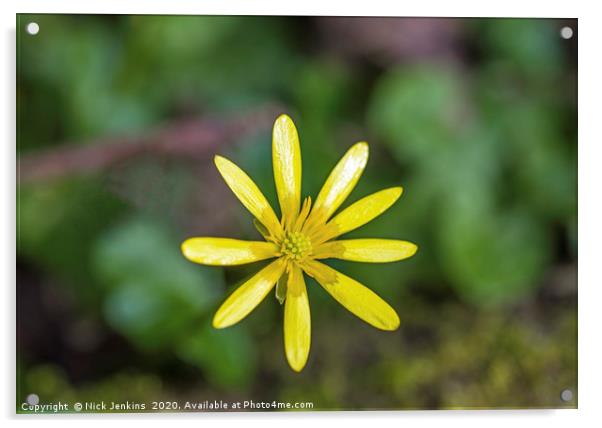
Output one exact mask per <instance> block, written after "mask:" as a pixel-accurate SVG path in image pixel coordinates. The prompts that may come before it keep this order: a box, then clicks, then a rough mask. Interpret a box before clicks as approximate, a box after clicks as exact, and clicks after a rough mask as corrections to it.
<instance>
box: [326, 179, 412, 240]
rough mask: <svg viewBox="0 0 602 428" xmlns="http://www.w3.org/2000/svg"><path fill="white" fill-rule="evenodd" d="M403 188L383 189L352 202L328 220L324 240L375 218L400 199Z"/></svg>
mask: <svg viewBox="0 0 602 428" xmlns="http://www.w3.org/2000/svg"><path fill="white" fill-rule="evenodd" d="M402 192H403V189H402V188H401V187H392V188H390V189H385V190H381V191H379V192H376V193H373V194H371V195H368V196H366V197H365V198H362V199H360V200H359V201H357V202H355V203H353V204H351V205H350V206H349V207H347V208H345V209H344V210H343V211H341V212H340V213H339V214H337V215H336V216H335V217H334V218H333V219H332V220H330V221H329V222H328V224H327V225H326V228H327V229H328V231H327V232H325V233H324V234H323V235H321V236H320V240H321V241H322V242H324V241H327V240H329V239H332V238H334V237H336V236H339V235H342V234H344V233H347V232H350V231H352V230H354V229H357V228H358V227H360V226H363V225H364V224H366V223H368V222H370V221H372V220H374V219H375V218H376V217H378V216H379V215H381V214H382V213H384V212H385V211H386V210H388V209H389V208H390V207H391V205H393V204H394V203H395V201H397V199H399V197H400V196H401V193H402Z"/></svg>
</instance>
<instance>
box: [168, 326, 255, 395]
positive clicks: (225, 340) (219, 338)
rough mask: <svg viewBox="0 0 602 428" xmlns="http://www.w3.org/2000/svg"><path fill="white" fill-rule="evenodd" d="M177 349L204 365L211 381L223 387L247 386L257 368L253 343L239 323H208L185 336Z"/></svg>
mask: <svg viewBox="0 0 602 428" xmlns="http://www.w3.org/2000/svg"><path fill="white" fill-rule="evenodd" d="M177 353H178V355H179V357H180V358H181V359H182V360H184V361H187V362H189V363H190V364H193V365H195V366H197V367H199V368H201V369H203V370H204V372H205V374H206V376H207V378H208V379H209V380H210V381H211V383H212V384H216V385H220V386H222V387H227V388H233V387H239V388H246V387H248V386H249V385H250V384H251V382H252V380H253V377H254V376H255V372H256V369H257V356H256V350H255V346H254V344H253V342H252V341H251V340H250V338H249V336H248V334H247V332H246V330H245V327H244V326H240V325H239V326H235V327H230V328H228V329H223V330H216V329H214V328H213V327H211V326H210V325H209V324H208V323H207V325H206V326H205V328H203V329H202V330H201V331H199V332H196V333H195V334H193V335H190V336H188V337H184V338H183V339H182V340H181V341H180V343H179V345H178V347H177Z"/></svg>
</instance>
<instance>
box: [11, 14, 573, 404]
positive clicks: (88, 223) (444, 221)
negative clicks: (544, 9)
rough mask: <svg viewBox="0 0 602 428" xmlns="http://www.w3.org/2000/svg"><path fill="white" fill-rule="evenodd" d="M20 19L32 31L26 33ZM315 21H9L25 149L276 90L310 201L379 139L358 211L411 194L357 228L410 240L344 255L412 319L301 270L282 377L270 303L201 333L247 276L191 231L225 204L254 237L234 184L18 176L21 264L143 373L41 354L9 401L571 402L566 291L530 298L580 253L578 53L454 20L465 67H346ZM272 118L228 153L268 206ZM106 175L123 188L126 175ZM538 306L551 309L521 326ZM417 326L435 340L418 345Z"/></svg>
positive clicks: (543, 28)
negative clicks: (377, 254) (211, 262)
mask: <svg viewBox="0 0 602 428" xmlns="http://www.w3.org/2000/svg"><path fill="white" fill-rule="evenodd" d="M31 20H35V21H36V22H38V23H39V25H40V29H41V30H40V33H39V34H38V35H36V36H28V35H26V34H25V33H23V32H22V28H23V27H24V26H25V24H26V23H27V22H29V21H31ZM425 22H426V21H425ZM434 22H435V23H436V21H434ZM320 25H322V26H326V27H328V25H329V24H328V20H325V21H321V23H317V22H316V21H313V20H312V19H310V18H286V17H282V18H270V17H178V16H131V17H128V16H76V15H71V16H69V15H20V16H19V17H18V88H17V96H18V127H17V130H18V146H17V153H18V156H19V158H22V157H26V156H28V155H30V154H32V153H35V152H36V151H37V150H40V149H46V150H53V149H55V147H56V146H57V145H58V144H61V143H68V144H70V146H72V147H77V146H78V145H82V144H86V142H88V141H90V139H92V138H95V137H105V136H112V135H122V134H137V133H142V132H146V131H147V130H148V128H156V127H159V126H161V124H162V123H164V122H167V121H169V120H171V119H177V118H180V117H187V116H191V115H203V114H205V113H207V112H209V113H211V114H213V115H221V116H223V117H224V118H228V117H229V116H230V115H233V114H237V113H239V112H245V111H250V110H253V109H254V108H257V107H259V106H261V105H263V104H265V103H277V104H279V105H283V106H286V107H285V109H286V110H287V113H289V114H290V115H291V116H292V117H293V119H294V120H295V122H296V124H297V127H298V129H299V133H300V138H301V145H302V154H303V168H304V172H303V193H304V194H306V195H312V196H313V195H316V194H317V192H318V191H319V189H320V186H321V184H322V183H323V181H324V179H325V178H326V176H327V175H328V173H329V171H330V169H331V168H332V167H333V166H334V164H335V163H336V161H337V160H338V158H339V157H340V156H341V155H342V154H343V153H344V151H345V150H346V149H347V148H348V147H349V146H350V145H351V144H352V143H353V142H355V141H359V140H364V139H365V140H368V141H369V142H370V148H371V154H370V156H371V157H370V161H369V163H368V166H367V168H366V171H365V173H364V176H363V178H362V180H361V181H360V183H359V185H358V186H357V189H356V190H355V191H354V192H353V194H352V195H351V197H350V198H349V201H347V202H346V205H348V204H350V203H352V202H353V201H355V200H357V199H359V198H360V197H361V196H364V195H366V194H368V193H370V192H373V191H376V190H379V189H382V188H385V187H390V186H394V185H399V184H401V185H402V186H403V187H404V195H403V197H402V199H401V200H400V201H399V202H398V203H397V204H396V205H395V206H394V207H393V208H391V210H390V211H388V212H387V213H386V214H385V215H383V216H382V217H380V218H378V219H377V220H375V221H374V222H372V223H371V224H369V225H366V226H365V227H363V228H361V229H360V230H357V231H354V232H352V233H351V234H349V236H350V237H352V236H353V237H383V238H399V239H407V240H410V241H413V242H416V243H417V244H418V245H419V248H420V250H419V252H418V254H417V255H416V256H415V257H413V258H412V259H409V260H407V261H404V262H401V263H395V264H388V265H382V266H381V265H369V266H366V265H361V264H354V263H350V262H333V265H334V266H336V267H337V268H340V269H341V270H344V271H345V272H346V273H348V274H349V275H351V276H353V277H355V278H357V279H358V280H360V281H362V282H363V283H365V284H366V285H368V286H369V287H371V288H372V289H374V290H375V291H377V292H378V293H379V294H381V295H382V296H383V297H384V298H385V299H387V300H388V301H390V302H391V304H392V305H393V306H394V307H395V308H396V309H397V310H398V312H399V313H400V315H402V327H401V329H400V331H399V332H397V333H394V334H383V333H381V332H377V331H373V330H371V329H369V328H368V327H365V326H363V325H361V323H360V322H359V321H357V320H356V319H354V318H353V317H352V316H351V315H349V314H347V313H345V312H344V310H343V309H342V308H340V307H338V306H337V305H336V304H335V303H334V302H333V301H332V300H331V299H329V298H328V297H327V296H326V295H325V293H323V292H322V290H321V289H319V287H318V286H317V285H316V283H315V282H313V281H312V280H309V281H308V284H309V287H310V290H309V293H310V300H311V305H312V320H313V342H312V346H313V349H312V353H311V356H310V362H309V365H308V368H307V369H306V370H305V371H304V372H303V374H301V375H295V374H292V373H290V371H289V369H288V368H287V367H286V362H285V359H284V357H283V349H282V337H281V335H282V331H281V322H282V314H281V306H280V305H278V303H277V302H276V300H275V299H271V298H268V299H267V301H266V302H265V303H264V304H263V305H262V306H261V307H260V308H258V311H257V313H254V314H252V315H251V316H250V317H249V318H248V320H245V322H244V323H243V324H242V325H240V326H236V327H233V328H231V329H227V330H219V331H217V330H214V329H212V327H211V326H210V320H211V317H212V314H213V312H214V310H215V308H216V307H217V305H218V304H219V303H220V302H221V300H222V299H223V297H224V296H225V294H226V293H225V287H226V286H228V287H229V289H231V288H233V286H234V285H235V284H237V283H238V282H239V281H241V280H242V279H243V278H244V277H246V276H247V275H249V274H251V273H252V272H253V271H254V270H256V268H257V267H256V266H248V267H240V268H234V269H228V270H226V271H223V270H221V269H219V268H208V267H202V266H198V265H193V264H191V263H189V262H187V261H185V260H184V259H183V257H181V255H180V252H179V244H180V242H181V240H182V239H184V238H185V237H188V236H191V235H194V234H199V233H203V234H214V233H213V231H212V229H211V224H213V223H212V221H213V220H214V219H215V218H216V217H219V216H222V215H223V214H227V215H229V216H230V214H232V215H231V216H230V217H233V218H236V219H237V220H238V221H235V222H233V224H230V227H231V229H230V231H229V232H228V235H230V236H233V237H241V238H252V239H258V238H259V237H258V235H257V233H256V232H255V231H254V229H253V226H252V222H251V218H250V215H248V213H247V212H246V211H245V210H244V209H243V208H242V207H239V206H237V205H235V203H234V197H233V196H231V195H230V194H227V193H225V192H223V194H222V193H220V192H222V191H223V190H224V189H219V188H217V187H214V186H213V185H211V184H207V185H205V183H202V182H196V181H194V180H198V178H197V177H199V176H202V177H205V178H211V177H212V176H211V174H213V172H211V173H209V172H208V171H213V165H212V164H211V162H209V161H207V162H204V161H202V160H199V161H198V163H199V164H198V165H196V167H197V168H198V169H199V170H201V171H202V174H197V175H194V174H192V173H190V163H191V161H190V160H188V159H175V160H173V159H172V160H170V162H171V164H170V165H171V166H170V167H169V168H165V167H164V164H163V163H161V160H159V163H158V164H150V165H149V164H145V162H146V160H145V159H140V160H136V159H134V160H133V161H130V164H129V165H127V171H126V172H125V173H124V172H123V171H119V170H118V171H115V170H108V171H102V172H100V173H98V174H92V175H87V176H73V177H68V178H66V179H59V180H54V181H37V182H31V183H27V184H22V185H19V187H18V243H17V248H18V258H19V259H18V260H19V263H20V266H22V268H23V269H25V270H32V271H34V272H36V275H38V277H39V278H41V279H39V283H40V284H42V285H41V287H46V288H48V287H50V288H49V289H50V290H52V288H51V286H50V285H48V281H47V280H46V279H50V282H51V283H52V284H55V283H56V285H53V286H57V287H59V288H60V289H61V290H67V291H68V293H69V295H70V296H72V298H73V302H72V303H71V305H73V306H74V312H75V313H76V314H80V313H87V314H92V316H94V317H98V318H99V319H100V320H101V322H102V325H103V328H104V329H105V330H106V331H107V332H110V334H115V335H117V336H119V337H121V338H123V339H124V340H125V341H126V342H127V343H128V344H131V345H132V348H133V349H134V351H132V352H134V353H138V354H140V355H142V356H143V358H149V361H151V362H149V363H148V366H147V367H146V368H145V369H143V370H140V371H134V372H132V371H131V367H129V365H128V361H127V358H129V357H128V355H130V354H127V353H126V352H125V351H124V354H123V359H124V361H123V365H122V366H120V368H118V369H115V370H114V372H112V373H110V374H106V373H100V372H99V373H95V372H94V370H93V369H90V373H88V374H87V379H88V380H82V379H78V377H77V375H76V374H74V372H73V371H72V370H71V369H70V367H68V366H66V367H62V366H64V365H65V363H63V362H61V361H62V360H60V358H55V359H54V360H53V359H52V358H50V357H46V356H45V355H46V354H44V353H43V352H38V354H36V352H34V351H31V352H28V353H27V355H28V357H27V358H24V360H23V361H20V365H21V367H22V370H20V372H19V373H20V374H19V382H18V384H19V391H18V394H17V396H18V401H19V400H20V399H21V398H22V396H24V395H26V394H27V393H28V392H29V391H33V390H36V391H39V393H40V395H41V396H42V397H52V398H55V399H59V398H61V399H71V398H73V397H78V398H79V397H89V398H88V399H90V400H92V399H93V398H94V397H103V396H111V397H115V399H119V398H122V399H128V397H131V399H144V398H146V399H149V400H150V399H152V398H156V399H159V398H161V397H172V398H173V397H181V396H183V395H186V394H189V395H192V396H194V395H195V394H197V395H198V394H201V395H202V396H203V397H207V398H208V399H214V398H217V394H218V393H221V394H226V395H228V396H237V397H240V396H245V397H251V396H255V397H266V398H268V399H274V398H279V399H290V400H293V399H294V400H303V401H306V400H313V401H315V403H316V406H317V407H320V408H350V407H352V408H358V407H370V408H382V407H385V408H391V407H393V408H395V407H400V406H401V407H416V408H424V407H466V406H468V407H485V406H519V407H522V406H543V407H545V406H557V405H561V404H562V403H560V402H559V401H558V394H559V388H565V387H569V388H574V387H575V386H576V359H575V358H574V347H575V340H576V336H575V325H574V318H575V313H576V312H575V310H576V305H575V300H574V291H573V292H570V293H568V294H565V295H563V296H564V297H561V298H558V300H553V299H552V300H545V299H543V298H542V297H541V296H542V294H543V295H544V296H546V295H549V294H550V293H551V294H554V293H555V291H554V290H552V291H550V289H551V288H553V287H556V285H554V284H557V283H558V281H560V282H561V285H560V288H561V289H563V290H564V289H567V288H568V289H570V290H574V287H575V284H574V282H575V277H574V276H570V278H569V279H568V280H567V279H566V278H565V279H562V278H561V280H554V272H557V270H558V269H559V268H562V267H566V266H574V264H575V263H576V259H577V254H576V248H577V246H576V202H577V198H576V195H577V171H576V159H577V144H576V141H577V140H576V138H577V137H576V93H575V88H576V80H575V79H576V77H575V76H576V64H575V61H574V56H573V55H574V54H573V53H572V51H571V48H570V46H568V43H569V42H568V41H565V40H562V39H561V38H560V37H559V36H558V29H559V28H560V23H559V22H558V21H555V20H535V19H474V20H458V21H456V24H455V25H457V26H458V28H459V34H460V36H459V37H458V39H457V40H456V42H455V43H456V51H455V55H454V56H452V57H443V56H441V57H438V56H432V57H429V56H424V57H421V59H416V58H415V57H412V56H407V57H403V56H402V57H401V58H400V59H399V60H398V61H397V62H395V63H392V64H386V65H383V64H382V63H380V62H379V61H377V60H376V59H374V58H372V57H371V56H370V54H369V53H366V52H363V51H362V47H361V46H357V47H356V49H357V51H356V52H355V54H354V55H355V56H354V57H353V58H349V57H346V56H345V55H342V54H341V53H340V52H337V50H336V44H335V47H334V48H333V47H332V46H333V45H332V43H322V42H324V41H325V40H324V39H320V37H326V38H327V37H329V36H328V32H327V31H325V30H327V28H317V27H318V26H320ZM351 25H352V24H351ZM399 25H401V26H403V25H404V22H403V20H401V21H400V22H399ZM425 25H426V24H425ZM429 25H435V24H429ZM308 28H309V29H310V30H311V31H310V30H308ZM318 30H320V31H318ZM330 37H332V36H330ZM366 37H367V35H366ZM330 41H331V42H332V40H330ZM335 41H336V40H335ZM323 45H324V46H323ZM326 45H328V46H331V47H330V48H326V47H325V46H326ZM269 131H270V130H267V129H266V130H264V132H261V133H259V134H256V135H254V136H243V137H242V138H241V140H240V141H238V142H237V144H235V145H230V146H226V145H224V146H223V147H220V150H219V151H220V153H223V154H226V155H228V156H230V157H231V158H232V159H233V160H235V161H236V163H238V164H239V165H241V167H243V168H244V169H245V170H246V171H247V172H248V173H249V174H250V175H251V177H253V178H254V179H255V180H256V182H257V184H258V185H259V187H260V188H262V189H263V190H264V191H265V194H266V196H267V197H268V199H269V200H270V201H271V202H272V203H274V206H276V204H275V202H276V200H277V198H276V193H275V189H274V184H273V177H272V170H271V156H270V154H271V148H270V132H269ZM210 157H211V156H207V158H208V159H209V158H210ZM194 162H197V161H196V160H195V161H194ZM174 165H175V166H174ZM115 174H121V176H122V178H123V177H125V182H123V183H118V184H117V185H115V183H113V182H112V178H113V176H114V175H115ZM124 174H125V175H124ZM220 186H223V185H222V184H220ZM215 195H217V196H215ZM209 197H218V198H222V199H220V200H218V201H217V203H215V204H214V205H212V206H210V207H209V206H207V205H205V206H204V211H203V210H201V211H198V212H197V211H193V210H192V209H191V207H195V206H197V205H198V204H197V205H195V204H193V203H190V204H187V202H190V201H195V200H198V199H201V200H204V199H208V198H209ZM211 201H215V199H211ZM230 206H233V207H234V208H232V210H234V211H233V212H230V211H231V209H230V208H229V207H230ZM224 207H225V208H224ZM190 225H194V226H190ZM198 225H206V226H198ZM203 227H204V228H203ZM199 231H202V232H199ZM224 275H225V276H224ZM550 278H552V280H551V279H550ZM563 278H564V277H563ZM550 284H552V285H550ZM18 286H19V287H27V284H22V283H20V284H19V285H18ZM546 293H548V294H546ZM571 293H572V294H571ZM441 305H443V306H441ZM441 307H443V308H444V309H443V310H441ZM525 308H536V309H537V310H538V311H540V312H542V313H544V314H545V316H542V317H541V318H537V319H533V318H531V317H529V316H526V315H524V313H523V314H522V315H521V316H519V317H518V318H517V319H515V317H514V314H515V313H516V311H523V312H525V310H526V309H525ZM556 308H559V309H558V310H556ZM50 313H51V314H52V312H50ZM75 316H77V315H75ZM358 326H359V327H358ZM40 328H43V326H40ZM48 328H50V327H48ZM414 330H416V331H418V332H419V333H418V336H420V337H421V334H420V332H422V331H423V330H424V331H425V332H426V333H425V335H426V338H425V339H424V342H423V341H421V340H418V341H416V340H414V341H412V340H409V338H410V337H411V336H412V331H414ZM99 346H101V345H99ZM27 350H28V349H21V351H27ZM344 350H350V352H349V353H345V352H344ZM65 352H67V351H65ZM47 360H49V361H47ZM171 365H177V366H181V365H183V366H186V367H190V370H193V371H192V373H193V375H190V373H188V372H186V374H184V375H182V374H177V373H176V374H174V373H172V371H170V369H169V368H166V367H171ZM153 370H154V371H153ZM183 378H184V379H183ZM191 379H193V380H191ZM126 385H129V386H127V387H126ZM41 388H45V389H41ZM81 400H84V398H81Z"/></svg>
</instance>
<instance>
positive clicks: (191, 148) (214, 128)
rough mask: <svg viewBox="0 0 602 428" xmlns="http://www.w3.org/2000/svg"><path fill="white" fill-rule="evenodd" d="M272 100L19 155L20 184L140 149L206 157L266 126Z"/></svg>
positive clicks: (91, 169) (99, 166)
mask: <svg viewBox="0 0 602 428" xmlns="http://www.w3.org/2000/svg"><path fill="white" fill-rule="evenodd" d="M278 111H279V108H278V107H277V106H274V105H269V106H264V107H261V108H259V109H257V110H254V111H253V112H251V113H247V114H244V115H241V116H237V117H234V118H230V119H227V120H224V119H221V118H220V119H217V118H200V119H199V118H195V119H187V120H182V121H177V122H174V123H172V124H169V125H167V126H165V127H164V128H161V129H157V130H155V131H152V132H150V133H148V134H145V135H137V136H122V137H109V138H101V139H98V140H93V141H90V142H87V143H85V144H61V145H59V146H57V147H55V148H52V149H48V150H44V151H42V152H38V153H33V154H27V155H25V156H23V157H22V158H21V159H19V160H18V180H19V183H20V184H24V183H30V182H35V181H41V180H48V179H56V178H60V177H65V176H70V175H77V174H92V173H95V172H98V171H102V170H104V169H106V168H108V167H110V166H112V165H114V164H116V163H119V162H121V161H123V160H126V159H129V158H132V157H134V156H139V155H141V154H145V153H153V154H161V155H168V156H183V157H199V158H203V157H207V156H209V155H210V154H211V153H212V152H213V149H215V148H216V146H217V145H219V144H222V143H227V142H231V141H233V140H236V139H239V138H241V137H242V136H244V135H248V134H252V133H254V132H257V131H259V130H261V129H265V128H267V127H269V126H270V125H271V124H272V122H273V120H274V119H275V118H276V115H277V114H278Z"/></svg>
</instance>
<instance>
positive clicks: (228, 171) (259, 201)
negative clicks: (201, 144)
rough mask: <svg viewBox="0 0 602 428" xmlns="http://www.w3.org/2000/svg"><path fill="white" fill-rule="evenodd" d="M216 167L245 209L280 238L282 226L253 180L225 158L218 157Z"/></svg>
mask: <svg viewBox="0 0 602 428" xmlns="http://www.w3.org/2000/svg"><path fill="white" fill-rule="evenodd" d="M215 166H217V169H218V170H219V172H220V174H221V175H222V177H223V178H224V180H225V181H226V184H227V185H228V187H230V189H231V190H232V192H234V194H235V195H236V197H237V198H238V199H239V200H240V202H242V204H243V205H244V206H245V208H246V209H248V210H249V211H250V212H251V214H253V215H254V216H255V217H256V218H257V220H259V221H260V222H261V223H262V224H263V225H264V226H265V227H266V228H267V229H268V230H269V231H270V232H271V233H272V234H273V235H274V236H275V237H280V236H281V235H282V226H281V225H280V222H279V221H278V218H277V217H276V214H274V210H273V209H272V207H271V206H270V204H269V202H268V201H267V199H266V198H265V196H263V193H261V190H259V188H258V187H257V185H256V184H255V183H254V182H253V180H251V178H250V177H249V176H248V175H247V174H246V173H245V172H244V171H243V170H242V169H240V168H239V167H238V166H236V165H235V164H234V163H233V162H231V161H229V160H228V159H226V158H224V157H221V156H216V157H215Z"/></svg>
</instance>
